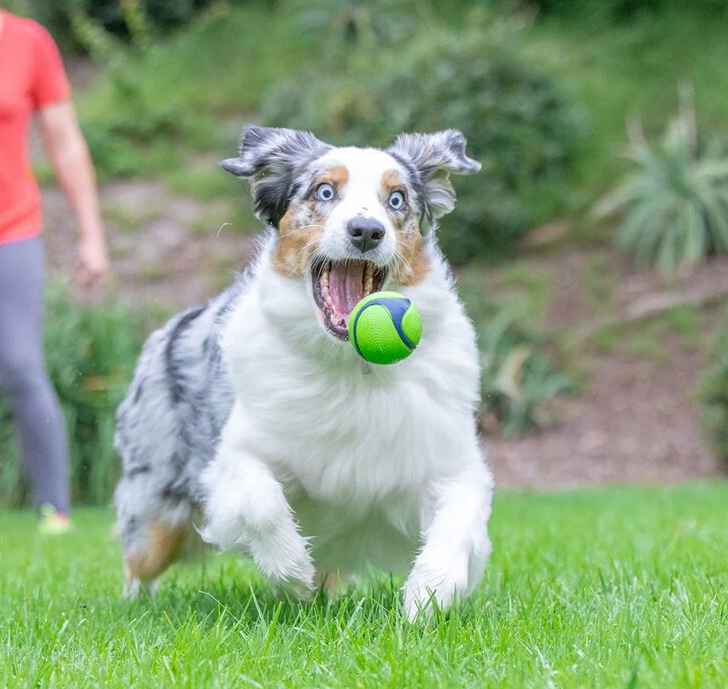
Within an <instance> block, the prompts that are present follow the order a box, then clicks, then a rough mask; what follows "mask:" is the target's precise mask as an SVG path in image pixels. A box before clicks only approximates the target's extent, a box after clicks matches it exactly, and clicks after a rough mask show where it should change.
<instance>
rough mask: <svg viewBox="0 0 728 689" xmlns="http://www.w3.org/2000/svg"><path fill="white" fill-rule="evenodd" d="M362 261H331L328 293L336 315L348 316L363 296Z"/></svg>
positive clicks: (363, 264)
mask: <svg viewBox="0 0 728 689" xmlns="http://www.w3.org/2000/svg"><path fill="white" fill-rule="evenodd" d="M364 266H365V263H364V262H363V261H346V262H341V263H332V265H331V271H330V272H329V294H330V295H331V301H332V302H333V303H334V308H335V309H336V313H337V315H341V316H348V315H349V314H350V313H351V310H352V309H353V308H354V307H355V306H356V305H357V303H358V302H359V301H360V300H361V299H362V298H363V297H364Z"/></svg>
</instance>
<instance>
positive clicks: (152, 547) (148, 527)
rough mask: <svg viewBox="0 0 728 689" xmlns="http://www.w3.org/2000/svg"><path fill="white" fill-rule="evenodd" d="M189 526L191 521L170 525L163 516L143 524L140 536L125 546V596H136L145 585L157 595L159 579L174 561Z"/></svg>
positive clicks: (151, 595)
mask: <svg viewBox="0 0 728 689" xmlns="http://www.w3.org/2000/svg"><path fill="white" fill-rule="evenodd" d="M189 528H190V527H189V523H182V524H169V523H165V522H164V521H163V520H162V519H160V518H153V519H150V520H149V521H148V522H147V523H146V524H144V525H142V526H141V527H140V532H141V533H140V536H141V538H136V539H134V541H135V542H134V543H132V544H130V546H129V547H127V546H125V548H124V579H125V584H124V595H125V596H126V597H128V598H131V599H135V598H136V597H137V596H138V595H139V592H140V591H141V589H142V588H144V589H146V591H147V593H149V595H150V597H152V598H153V597H154V594H155V592H156V581H157V578H158V577H159V576H160V574H162V573H163V572H164V571H165V570H166V569H167V567H169V565H170V564H172V562H173V561H174V560H175V558H176V556H177V554H178V552H179V550H180V548H181V547H182V544H183V543H184V541H185V539H186V537H187V534H188V533H189Z"/></svg>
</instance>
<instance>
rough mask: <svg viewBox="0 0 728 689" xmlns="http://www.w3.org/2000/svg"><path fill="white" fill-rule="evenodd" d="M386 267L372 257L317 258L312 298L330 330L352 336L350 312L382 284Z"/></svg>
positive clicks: (340, 335)
mask: <svg viewBox="0 0 728 689" xmlns="http://www.w3.org/2000/svg"><path fill="white" fill-rule="evenodd" d="M386 275H387V274H386V270H385V269H383V268H379V267H378V266H377V265H375V264H374V263H372V262H371V261H358V260H346V261H331V260H325V261H318V262H317V263H315V264H314V266H313V268H312V274H311V277H312V280H313V298H314V300H315V301H316V306H318V308H319V310H320V311H321V315H322V318H323V322H324V325H325V326H326V328H327V330H328V331H329V332H330V333H331V334H332V335H334V337H337V338H339V339H340V340H348V339H349V332H348V327H349V314H350V313H351V311H352V309H353V308H354V307H355V306H356V305H357V304H358V303H359V301H360V300H361V299H363V298H364V297H366V296H367V295H368V294H371V293H372V292H377V291H379V290H380V289H381V288H382V285H383V284H384V280H385V278H386Z"/></svg>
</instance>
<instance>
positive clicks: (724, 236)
mask: <svg viewBox="0 0 728 689" xmlns="http://www.w3.org/2000/svg"><path fill="white" fill-rule="evenodd" d="M628 132H629V139H630V145H631V154H630V155H629V158H628V161H629V164H630V167H631V171H630V172H629V173H628V174H627V175H626V176H625V177H624V179H623V180H622V182H621V183H620V185H619V186H618V187H617V188H616V189H615V190H614V191H613V192H611V193H610V194H608V195H607V196H605V197H604V198H602V199H601V200H600V201H599V202H598V203H597V205H596V207H595V213H596V216H597V217H600V218H606V217H609V216H610V215H612V214H615V213H622V214H623V218H622V222H621V224H620V227H619V236H618V243H619V245H620V247H622V248H623V249H624V250H626V251H628V252H630V253H632V254H634V257H635V260H636V261H637V263H638V264H642V265H657V266H659V267H660V268H661V269H662V270H663V271H670V270H672V269H674V268H675V267H676V266H677V265H679V264H682V263H688V264H694V263H698V262H699V261H701V260H703V259H704V258H705V257H706V256H707V255H709V254H712V253H723V252H726V251H728V153H726V149H725V146H724V145H723V144H722V143H721V142H720V141H719V140H718V139H716V138H712V139H708V140H705V141H702V140H700V139H699V137H698V134H697V130H696V126H695V113H694V111H693V107H692V100H691V99H690V98H688V97H686V95H685V94H683V98H682V103H681V108H680V112H679V114H678V116H677V117H676V118H675V119H674V120H673V121H672V122H671V123H670V125H669V126H668V127H667V130H666V132H665V135H664V136H663V138H662V140H661V141H660V142H659V143H658V144H650V143H648V141H647V140H646V138H645V136H644V133H643V132H642V129H641V127H640V126H639V124H637V123H636V122H633V123H632V124H631V126H630V127H629V128H628Z"/></svg>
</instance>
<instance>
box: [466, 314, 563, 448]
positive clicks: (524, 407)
mask: <svg viewBox="0 0 728 689" xmlns="http://www.w3.org/2000/svg"><path fill="white" fill-rule="evenodd" d="M540 346H541V343H540V342H539V339H538V338H536V337H534V336H533V335H531V334H529V333H527V332H525V331H524V330H522V329H521V328H520V327H519V326H518V325H517V324H516V320H515V317H514V315H513V314H512V312H511V311H510V310H508V309H503V310H502V311H501V312H500V313H499V314H498V315H497V316H496V317H495V318H493V319H492V320H491V321H490V322H489V323H488V325H486V326H484V327H483V328H482V329H481V331H480V348H481V352H482V356H481V364H482V367H483V371H482V378H481V395H482V399H483V412H484V413H485V414H492V415H493V416H495V418H496V419H497V420H498V423H499V427H500V432H501V433H502V435H503V436H505V437H515V436H519V435H522V434H523V433H524V432H525V431H527V430H529V429H532V428H538V427H544V426H546V425H548V423H549V419H548V418H547V416H546V415H545V414H544V411H543V403H544V402H546V401H547V400H550V399H552V398H554V397H556V396H557V395H561V394H566V393H572V392H574V391H575V390H576V385H575V384H574V381H573V380H572V379H571V378H570V377H569V376H568V375H566V374H565V373H562V372H560V371H558V370H557V369H556V367H555V366H554V365H553V363H552V362H551V361H550V360H549V359H548V357H546V355H545V354H544V353H543V352H542V351H541V349H540Z"/></svg>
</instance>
